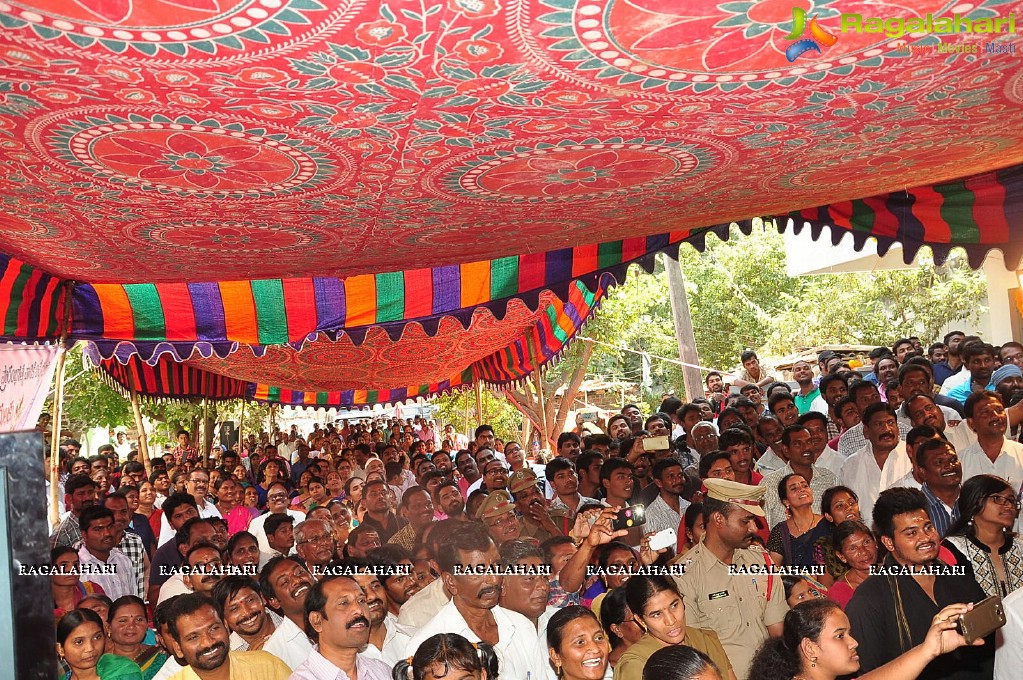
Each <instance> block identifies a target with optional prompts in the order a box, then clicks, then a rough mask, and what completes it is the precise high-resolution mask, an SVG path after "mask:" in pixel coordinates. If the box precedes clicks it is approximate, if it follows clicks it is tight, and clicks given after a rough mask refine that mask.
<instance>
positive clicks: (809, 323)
mask: <svg viewBox="0 0 1023 680" xmlns="http://www.w3.org/2000/svg"><path fill="white" fill-rule="evenodd" d="M822 247H827V246H826V245H822ZM679 259H680V262H681V265H682V271H683V273H684V274H685V277H686V294H687V296H688V300H689V306H690V312H691V316H692V320H693V327H694V330H695V334H696V344H697V348H698V351H699V355H700V363H701V364H702V365H703V366H708V367H714V368H719V369H724V370H730V369H732V368H735V367H737V365H738V363H739V355H740V354H741V353H742V351H743V350H744V349H745V348H747V347H748V348H754V349H757V350H758V351H760V352H761V353H763V354H775V355H784V354H788V353H790V352H793V351H796V350H800V349H806V348H809V347H814V346H816V345H821V344H832V343H850V344H875V345H882V344H890V343H891V342H892V341H893V340H894V339H896V338H898V337H902V336H908V335H918V336H920V337H921V338H923V339H924V340H929V339H933V338H935V337H938V335H939V333H940V331H941V329H942V328H943V327H944V326H945V325H946V324H948V323H949V322H956V321H961V322H964V323H967V324H968V323H970V322H975V321H976V320H977V318H978V316H979V315H980V314H981V313H982V312H983V311H984V306H983V304H982V303H981V301H983V299H984V277H983V274H982V273H980V272H976V271H973V270H971V269H970V267H969V263H968V262H967V260H966V258H965V256H964V255H963V254H962V253H961V252H958V251H956V252H954V253H953V254H952V255H951V256H950V257H949V258H948V260H947V261H946V262H945V263H944V264H942V265H936V264H935V263H934V261H933V258H931V257H929V256H928V255H927V254H926V253H921V254H920V255H919V256H918V258H917V262H918V266H916V267H914V268H911V269H905V270H894V271H879V272H865V273H854V274H825V275H815V276H803V277H789V276H788V275H787V273H786V268H785V245H784V238H783V237H782V235H781V234H780V233H778V231H777V230H776V229H775V228H774V227H773V226H771V225H764V226H758V227H756V228H754V229H753V230H752V232H751V233H750V234H748V235H746V234H743V233H742V232H741V231H739V229H738V228H737V227H733V228H732V232H731V234H730V238H729V239H728V240H727V241H721V240H719V239H718V238H717V237H716V236H714V235H711V236H709V237H708V238H707V243H706V248H705V250H704V252H702V253H701V252H699V251H697V250H696V249H695V248H692V247H689V246H683V247H682V248H681V250H680V253H679ZM581 334H582V335H584V336H586V337H590V338H594V339H595V340H598V341H600V342H601V343H602V344H598V345H597V346H596V347H595V349H594V352H593V358H592V361H591V363H590V368H589V375H591V376H593V375H598V376H601V377H604V378H607V379H614V378H617V379H623V380H626V381H629V382H633V383H639V382H640V381H641V378H642V375H643V370H642V366H643V358H642V356H641V355H640V354H637V353H641V352H646V353H649V354H650V355H651V357H652V358H651V361H650V378H651V380H650V384H649V385H648V388H647V389H646V390H645V391H644V401H646V403H647V405H648V407H651V408H652V407H655V406H656V405H657V404H658V403H659V402H660V398H661V395H662V394H664V393H666V392H674V393H676V394H679V395H681V394H682V389H681V385H682V375H681V369H680V367H679V366H677V365H676V364H673V363H671V362H670V361H664V360H659V359H657V358H655V357H658V356H659V357H665V358H667V359H673V360H677V357H678V345H677V343H676V341H675V331H674V325H673V323H672V317H671V306H670V303H669V300H668V281H667V276H666V275H665V273H664V269H663V267H662V266H661V264H660V262H659V261H658V264H657V265H656V266H655V268H654V270H653V273H652V274H647V273H646V272H643V271H642V270H640V269H639V268H638V267H633V268H632V269H631V270H630V271H629V272H628V275H627V276H626V277H625V280H624V281H623V282H622V283H621V284H620V285H618V286H616V287H615V288H613V289H612V290H611V291H610V293H609V294H608V296H607V298H606V299H605V301H604V302H603V304H602V305H601V308H600V309H599V310H598V311H597V313H596V314H595V315H594V318H593V320H592V321H591V322H590V323H589V324H588V325H587V326H586V328H584V329H583V331H582V333H581ZM619 348H622V349H619ZM629 350H631V351H629ZM567 356H569V357H571V354H569V355H567ZM552 370H553V369H552Z"/></svg>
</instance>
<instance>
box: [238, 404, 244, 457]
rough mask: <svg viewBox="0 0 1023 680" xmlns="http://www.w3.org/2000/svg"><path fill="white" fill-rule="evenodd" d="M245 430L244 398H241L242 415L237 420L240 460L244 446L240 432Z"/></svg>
mask: <svg viewBox="0 0 1023 680" xmlns="http://www.w3.org/2000/svg"><path fill="white" fill-rule="evenodd" d="M244 431H245V400H244V399H242V417H241V419H240V420H239V421H238V460H239V461H240V460H241V456H242V449H243V448H244V447H245V439H243V438H242V433H243V432H244Z"/></svg>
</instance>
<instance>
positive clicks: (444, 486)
mask: <svg viewBox="0 0 1023 680" xmlns="http://www.w3.org/2000/svg"><path fill="white" fill-rule="evenodd" d="M433 505H434V508H436V509H435V510H434V519H437V520H443V519H458V520H462V521H468V520H469V517H468V516H467V515H466V514H465V499H464V498H462V492H461V490H460V489H459V488H458V482H455V481H453V480H444V481H443V482H441V483H440V484H439V485H438V486H437V488H435V489H434V490H433ZM438 512H439V513H441V514H443V515H444V516H443V517H440V516H439V515H438V514H437V513H438Z"/></svg>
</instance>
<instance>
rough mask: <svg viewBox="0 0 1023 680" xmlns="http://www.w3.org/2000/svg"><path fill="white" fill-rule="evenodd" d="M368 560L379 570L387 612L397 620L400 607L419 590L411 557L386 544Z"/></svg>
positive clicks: (400, 548) (370, 555) (401, 550)
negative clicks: (385, 593) (384, 592)
mask: <svg viewBox="0 0 1023 680" xmlns="http://www.w3.org/2000/svg"><path fill="white" fill-rule="evenodd" d="M369 559H370V560H372V561H373V563H374V564H376V565H377V567H379V568H380V570H378V572H377V578H378V579H380V583H381V584H383V586H384V590H386V591H387V605H388V606H387V611H388V612H390V614H391V615H393V616H394V619H395V620H397V618H398V613H399V612H400V611H401V606H402V605H403V604H405V603H406V602H408V600H409V598H410V597H412V596H413V595H415V594H416V593H418V592H419V590H420V586H419V581H418V580H416V576H415V565H414V563H413V561H412V555H411V553H409V552H408V551H407V550H405V549H404V548H402V547H401V546H400V545H391V544H388V545H383V546H380V547H379V548H376V549H375V550H373V551H371V552H370V554H369ZM403 650H404V648H403Z"/></svg>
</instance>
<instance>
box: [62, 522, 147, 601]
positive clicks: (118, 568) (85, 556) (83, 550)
mask: <svg viewBox="0 0 1023 680" xmlns="http://www.w3.org/2000/svg"><path fill="white" fill-rule="evenodd" d="M78 526H79V527H80V528H81V530H82V545H81V547H80V548H79V549H78V561H79V562H80V563H81V565H82V581H83V582H87V583H95V584H96V585H98V586H100V587H101V588H103V592H104V593H106V595H107V597H109V598H110V599H111V600H116V599H117V598H119V597H121V596H123V595H135V596H136V597H142V595H143V594H142V593H140V592H139V586H138V583H137V582H136V580H135V567H134V565H132V563H131V560H130V559H128V557H127V556H126V555H125V554H124V553H122V552H121V551H120V550H118V549H117V548H116V547H115V546H116V544H117V541H116V535H117V530H116V529H115V528H114V513H112V512H111V511H110V510H109V509H107V508H104V507H101V506H98V505H93V506H90V507H87V508H85V509H84V510H82V514H81V515H80V516H79V517H78Z"/></svg>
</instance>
